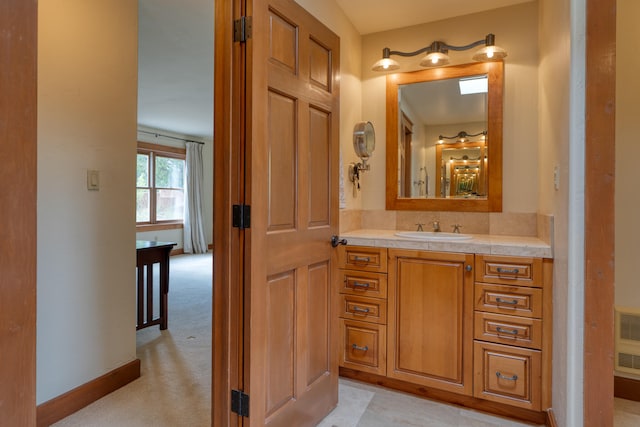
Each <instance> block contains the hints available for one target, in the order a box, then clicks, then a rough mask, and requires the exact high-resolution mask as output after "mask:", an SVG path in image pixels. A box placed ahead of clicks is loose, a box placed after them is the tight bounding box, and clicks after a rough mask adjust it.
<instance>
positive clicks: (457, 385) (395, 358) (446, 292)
mask: <svg viewBox="0 0 640 427" xmlns="http://www.w3.org/2000/svg"><path fill="white" fill-rule="evenodd" d="M472 267H473V255H472V254H464V253H444V252H430V251H429V252H428V251H415V250H399V249H389V266H388V268H389V294H388V322H387V340H388V344H387V377H389V378H395V379H398V380H403V381H407V382H410V383H413V384H420V385H424V386H429V387H434V388H437V389H440V390H446V391H451V392H454V393H460V394H466V395H471V394H472V390H473V389H472V378H473V317H472V312H473V272H472Z"/></svg>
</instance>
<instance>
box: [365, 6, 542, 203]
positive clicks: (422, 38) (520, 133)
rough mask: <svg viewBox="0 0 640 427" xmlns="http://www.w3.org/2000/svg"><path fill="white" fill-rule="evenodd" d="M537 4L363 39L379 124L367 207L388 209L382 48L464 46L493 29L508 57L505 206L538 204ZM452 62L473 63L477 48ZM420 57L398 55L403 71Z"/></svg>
mask: <svg viewBox="0 0 640 427" xmlns="http://www.w3.org/2000/svg"><path fill="white" fill-rule="evenodd" d="M537 22H538V6H537V2H529V3H523V4H520V5H516V6H511V7H505V8H500V9H495V10H492V11H488V12H482V13H476V14H472V15H465V16H459V17H456V18H451V19H446V20H442V21H437V22H431V23H427V24H422V25H416V26H412V27H406V28H402V29H398V30H391V31H384V32H380V33H374V34H367V35H365V36H363V39H362V77H363V81H362V88H363V90H362V94H363V96H362V105H363V107H362V112H363V115H364V116H365V117H366V118H367V119H368V120H371V121H372V122H374V125H375V126H376V136H377V139H376V153H375V155H374V156H373V158H372V161H371V168H372V171H371V173H370V175H369V176H367V177H366V179H367V182H366V185H365V186H364V189H363V199H364V201H363V207H364V209H371V210H379V209H385V155H386V148H385V146H386V141H385V139H386V138H385V135H386V123H385V110H386V109H385V93H386V86H385V79H386V77H385V74H384V73H378V72H374V71H371V70H370V67H371V65H372V64H373V63H374V62H375V61H377V60H378V59H380V58H381V54H382V49H383V48H384V47H389V48H391V49H392V50H401V51H413V50H417V49H419V48H422V47H424V46H425V45H426V44H428V43H431V41H434V40H441V41H444V42H446V43H450V44H454V45H465V44H468V43H470V42H472V41H475V40H479V39H483V38H484V37H485V35H486V34H488V33H494V34H495V36H496V44H497V45H499V46H501V47H503V48H505V49H506V50H507V52H508V55H509V56H507V58H506V59H505V90H504V129H503V133H504V141H503V147H504V148H503V151H504V166H503V170H504V172H503V174H504V176H505V177H508V179H504V180H503V211H504V212H526V213H534V212H536V211H537V209H538V200H537V193H538V184H537V181H536V179H535V177H536V176H537V172H538V43H537V36H538V27H537ZM449 54H450V56H451V62H452V64H462V63H468V62H473V61H472V60H471V56H472V55H473V50H471V51H466V52H453V51H451V52H449ZM420 59H421V58H420V56H416V57H415V58H399V62H400V63H401V67H402V68H401V69H400V70H399V71H401V72H402V71H414V70H418V69H421V68H420V67H419V65H418V62H419V61H420Z"/></svg>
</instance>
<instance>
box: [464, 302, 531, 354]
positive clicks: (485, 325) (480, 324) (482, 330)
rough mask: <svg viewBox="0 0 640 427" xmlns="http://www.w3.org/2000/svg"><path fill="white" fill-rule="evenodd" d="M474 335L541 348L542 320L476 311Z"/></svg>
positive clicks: (486, 339)
mask: <svg viewBox="0 0 640 427" xmlns="http://www.w3.org/2000/svg"><path fill="white" fill-rule="evenodd" d="M474 328H475V333H474V337H475V339H477V340H481V341H491V342H495V343H499V344H508V345H517V346H520V347H528V348H533V349H538V350H539V349H540V348H541V347H542V320H540V319H533V318H530V317H518V316H505V315H503V314H492V313H483V312H480V311H476V313H475V319H474Z"/></svg>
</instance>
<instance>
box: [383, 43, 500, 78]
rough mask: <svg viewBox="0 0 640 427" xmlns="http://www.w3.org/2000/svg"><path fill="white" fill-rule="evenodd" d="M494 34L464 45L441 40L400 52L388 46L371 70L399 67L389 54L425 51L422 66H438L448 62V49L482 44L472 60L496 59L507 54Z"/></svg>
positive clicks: (405, 54)
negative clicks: (498, 44) (411, 50)
mask: <svg viewBox="0 0 640 427" xmlns="http://www.w3.org/2000/svg"><path fill="white" fill-rule="evenodd" d="M495 42H496V36H495V35H493V34H487V36H486V37H485V38H484V39H482V40H477V41H475V42H473V43H469V44H467V45H464V46H454V45H450V44H447V43H445V42H442V41H434V42H432V43H431V44H430V45H429V46H426V47H423V48H422V49H418V50H416V51H413V52H401V51H399V50H391V49H389V48H388V47H385V48H384V49H382V59H380V60H379V61H377V62H376V63H375V64H373V67H371V69H372V70H373V71H392V70H397V69H399V68H400V64H399V63H398V61H396V60H394V59H391V55H395V56H404V57H410V56H416V55H420V54H421V53H426V55H425V57H424V58H422V60H421V61H420V66H422V67H440V66H443V65H447V64H448V63H449V62H450V58H449V55H447V53H448V52H449V51H450V50H456V51H462V50H469V49H472V48H474V47H476V46H482V45H484V47H482V48H481V49H479V50H478V51H477V52H476V53H475V54H474V55H473V57H472V58H473V60H474V61H483V62H484V61H497V60H500V59H502V58H504V57H506V56H507V51H506V50H504V49H503V48H501V47H499V46H496V45H495Z"/></svg>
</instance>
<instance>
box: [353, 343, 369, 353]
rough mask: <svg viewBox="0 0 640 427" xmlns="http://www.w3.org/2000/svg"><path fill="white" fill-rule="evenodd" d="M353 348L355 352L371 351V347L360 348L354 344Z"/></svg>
mask: <svg viewBox="0 0 640 427" xmlns="http://www.w3.org/2000/svg"><path fill="white" fill-rule="evenodd" d="M351 348H353V349H354V350H360V351H368V350H369V346H366V345H365V346H364V347H360V346H359V345H358V344H352V345H351Z"/></svg>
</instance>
